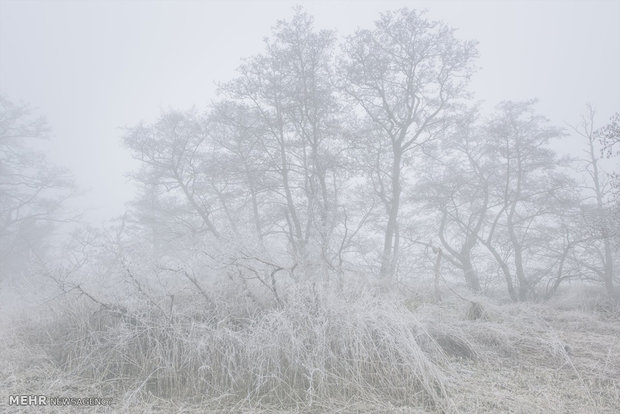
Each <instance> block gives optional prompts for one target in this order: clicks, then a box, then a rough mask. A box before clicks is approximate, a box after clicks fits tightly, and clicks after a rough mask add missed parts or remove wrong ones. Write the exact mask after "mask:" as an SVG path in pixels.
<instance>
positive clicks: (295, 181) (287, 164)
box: [222, 11, 340, 269]
mask: <svg viewBox="0 0 620 414" xmlns="http://www.w3.org/2000/svg"><path fill="white" fill-rule="evenodd" d="M333 44H334V35H333V33H332V32H329V31H315V30H314V28H313V21H312V18H311V17H310V16H308V15H307V14H306V13H303V12H302V11H298V12H297V13H296V14H295V16H294V17H293V18H292V19H291V21H288V22H287V21H280V22H278V24H277V25H276V26H275V27H274V30H273V36H272V37H271V38H270V39H267V40H266V51H265V52H264V53H263V54H261V55H258V56H255V57H253V58H251V59H248V60H247V61H246V63H244V64H243V65H242V66H241V67H240V68H239V76H238V77H237V78H236V79H234V80H233V81H232V82H229V83H228V84H226V85H224V86H223V87H222V91H223V92H224V93H225V94H226V95H228V97H229V98H230V99H232V100H234V101H236V102H237V103H239V104H242V105H245V106H246V107H247V108H249V109H250V110H251V111H253V113H255V114H258V116H259V119H260V122H261V129H262V131H263V132H264V135H263V137H262V140H261V142H260V145H261V149H262V151H263V152H264V154H266V157H267V158H268V159H269V162H270V168H269V169H270V171H271V172H272V174H271V177H273V178H274V181H275V182H277V186H276V187H274V188H273V192H272V193H271V195H272V196H273V204H272V205H273V206H276V205H277V206H280V208H279V210H280V211H281V212H282V214H281V217H280V220H279V221H280V224H279V225H280V227H281V228H282V232H283V233H284V234H285V235H286V238H287V240H288V244H289V246H290V247H291V249H292V252H293V255H294V257H295V259H294V260H295V261H296V262H298V263H300V264H301V265H303V266H302V267H303V268H304V269H307V266H305V265H307V264H309V263H311V262H315V261H316V260H320V256H322V255H325V254H326V250H327V249H328V246H329V244H330V242H331V241H332V232H333V229H334V227H335V225H336V223H335V220H336V217H337V214H336V211H337V208H336V207H337V192H338V191H337V186H338V185H339V184H338V183H339V181H340V177H339V176H338V170H339V164H338V162H337V150H338V147H339V143H338V140H339V133H338V131H339V122H338V115H339V112H340V111H339V107H338V104H337V101H336V99H335V92H334V88H333V86H332V79H333V62H332V51H333ZM315 259H316V260H315Z"/></svg>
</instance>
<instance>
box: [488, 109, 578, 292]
mask: <svg viewBox="0 0 620 414" xmlns="http://www.w3.org/2000/svg"><path fill="white" fill-rule="evenodd" d="M534 103H535V101H527V102H504V103H502V104H501V105H500V106H499V115H498V116H497V117H496V118H494V119H492V120H491V121H490V123H489V125H488V134H489V141H488V143H489V149H490V150H491V151H492V153H491V155H490V156H491V157H493V159H494V160H495V163H494V164H491V165H490V168H493V170H494V171H495V172H496V174H497V177H498V178H499V180H496V184H495V185H494V186H493V187H492V189H491V193H490V197H492V198H493V199H496V200H497V202H496V203H494V204H495V205H497V207H496V208H494V210H493V212H492V214H489V215H488V218H487V224H486V229H485V235H484V236H482V237H480V238H479V239H480V240H481V242H482V243H483V244H484V246H486V248H487V249H488V251H489V252H490V253H491V254H492V255H493V257H494V258H495V260H496V261H497V263H498V264H499V266H500V267H501V270H502V272H503V273H504V276H505V279H506V283H507V287H508V291H509V293H510V295H511V296H512V298H513V299H517V298H518V299H519V300H525V299H527V298H529V297H531V295H533V294H534V286H535V285H536V284H537V283H538V282H539V281H540V280H541V279H542V278H543V277H544V275H545V274H546V273H547V272H548V269H546V268H544V266H539V265H536V263H537V259H539V260H542V259H543V258H544V256H545V254H544V251H545V246H547V245H548V244H549V243H550V241H549V237H550V236H551V232H550V231H549V226H553V225H554V224H555V221H557V219H558V217H559V216H561V214H562V211H563V210H564V209H566V208H567V205H568V203H570V200H571V197H570V189H571V188H574V183H572V181H571V180H570V179H569V178H568V177H567V176H566V174H564V173H563V172H562V171H561V170H560V166H561V164H562V162H561V160H559V159H558V157H557V156H556V154H555V152H553V151H552V150H551V149H550V148H549V142H550V141H551V140H552V139H554V138H559V137H560V136H562V131H561V130H559V129H557V128H554V127H552V126H550V125H548V121H547V120H546V119H545V118H544V117H542V116H540V115H537V114H536V113H535V111H534V108H533V105H534ZM528 263H529V264H528ZM513 275H514V276H515V278H514V281H516V283H517V290H516V291H515V288H514V287H513Z"/></svg>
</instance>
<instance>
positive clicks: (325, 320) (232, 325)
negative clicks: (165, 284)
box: [0, 286, 620, 413]
mask: <svg viewBox="0 0 620 414" xmlns="http://www.w3.org/2000/svg"><path fill="white" fill-rule="evenodd" d="M283 302H284V305H283V306H281V307H276V306H274V305H266V306H265V305H258V304H257V303H255V302H253V301H252V300H250V299H249V298H248V297H247V296H244V295H239V296H236V297H224V296H221V297H219V299H217V300H216V302H209V303H207V302H206V301H205V299H204V298H202V297H187V298H185V300H184V302H183V303H179V304H178V305H176V306H175V308H174V311H173V312H172V313H166V312H164V311H162V309H166V302H165V298H164V299H162V303H161V304H159V306H157V304H151V305H150V306H147V305H144V306H136V308H135V309H132V310H127V312H126V313H123V312H122V311H117V310H113V311H97V309H96V308H94V307H93V306H92V305H90V304H84V303H82V302H77V303H76V302H75V301H74V303H73V304H72V305H71V306H68V305H66V306H62V307H60V308H58V309H59V310H58V311H56V313H53V312H52V313H50V312H48V313H47V315H46V317H45V318H44V319H41V320H38V321H32V320H30V321H29V322H28V323H27V324H23V321H22V326H23V329H21V330H20V333H19V335H14V336H11V340H10V341H9V342H7V343H5V345H4V348H5V349H3V358H2V365H1V371H2V372H0V378H2V379H3V380H2V381H3V382H2V383H0V387H2V388H3V389H5V390H7V394H23V393H37V394H39V393H41V394H49V395H76V394H78V395H91V396H92V395H96V396H112V397H113V398H114V405H113V406H112V407H111V408H109V409H107V410H108V411H106V409H105V408H100V409H99V410H100V411H101V412H187V413H190V412H191V413H194V412H240V413H241V412H256V413H259V412H275V413H277V412H369V413H370V412H403V413H417V412H464V413H479V412H488V413H495V412H515V413H517V412H522V413H547V412H558V413H559V412H579V413H590V412H591V413H615V412H618V410H619V409H620V391H619V389H620V388H619V386H620V344H619V341H618V339H620V320H619V319H618V318H617V317H616V318H614V317H610V315H609V314H608V313H604V314H601V313H598V312H597V311H596V310H583V309H581V310H580V309H576V310H574V309H569V308H568V307H567V306H565V305H566V304H564V305H563V307H562V308H558V307H554V306H549V305H536V304H509V305H499V304H495V303H493V302H492V301H490V300H489V299H485V298H476V302H477V303H478V304H479V305H480V306H481V308H482V309H478V310H477V311H476V312H477V313H479V312H478V311H483V313H484V317H483V318H472V317H471V312H470V308H469V307H468V306H469V305H468V304H467V303H464V302H463V301H461V300H460V299H458V298H452V299H450V298H447V300H444V301H443V302H441V303H431V301H430V298H429V301H428V302H425V301H423V302H420V303H417V305H416V306H415V307H412V306H409V304H408V301H407V300H406V298H403V297H402V296H399V295H396V294H392V295H389V294H383V295H381V296H379V295H374V294H372V293H369V292H356V293H347V294H342V295H335V294H331V293H318V292H317V290H316V289H313V288H311V287H309V286H305V287H299V288H297V289H292V290H290V291H289V292H285V294H283ZM468 311H469V312H468ZM2 404H6V397H5V398H4V401H3V402H2ZM48 408H49V407H48ZM61 410H62V412H71V411H70V410H69V409H67V408H62V409H61ZM68 410H69V411H68ZM44 411H47V412H53V411H50V410H44ZM76 411H80V412H83V411H84V410H79V409H76ZM24 412H25V410H24Z"/></svg>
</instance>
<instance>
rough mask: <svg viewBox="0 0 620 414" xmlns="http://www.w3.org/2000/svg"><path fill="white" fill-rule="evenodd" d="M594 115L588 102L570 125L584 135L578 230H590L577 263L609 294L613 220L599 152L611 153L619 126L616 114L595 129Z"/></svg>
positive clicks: (608, 184) (606, 176)
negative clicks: (584, 177) (582, 193)
mask: <svg viewBox="0 0 620 414" xmlns="http://www.w3.org/2000/svg"><path fill="white" fill-rule="evenodd" d="M594 118H595V111H594V109H593V108H592V107H591V106H589V105H588V106H587V107H586V111H585V113H584V114H583V115H582V119H581V123H580V124H579V125H577V126H574V127H573V130H574V131H575V133H577V134H578V135H579V136H580V137H581V138H582V139H584V141H585V147H586V149H585V154H586V157H585V159H583V162H584V163H585V171H586V174H587V183H586V185H585V190H586V191H587V195H586V199H585V200H584V201H583V203H582V208H581V211H582V215H583V225H584V226H583V227H584V228H583V229H581V230H582V231H583V230H586V232H588V233H590V234H589V235H584V236H585V237H583V239H584V240H585V241H586V243H584V244H583V246H582V247H583V248H582V251H583V252H584V253H585V254H586V256H587V257H584V258H583V261H582V263H581V264H582V265H583V266H584V267H585V268H586V269H587V270H588V271H589V272H593V273H594V274H595V275H596V277H597V278H598V279H599V280H602V282H603V284H604V285H605V288H606V290H607V292H608V293H609V294H610V295H611V296H613V295H614V294H615V291H614V264H615V263H614V261H615V257H614V247H613V241H614V240H613V239H614V230H615V227H616V226H614V224H613V216H614V214H613V213H614V212H613V210H614V206H613V199H612V197H611V195H612V182H611V180H610V179H609V178H610V176H609V174H606V173H605V171H604V170H603V169H602V165H601V159H600V154H601V152H604V153H605V152H606V153H607V155H608V156H612V155H613V151H614V150H613V146H614V145H615V144H616V143H617V142H618V141H619V140H620V138H618V137H620V134H618V131H620V128H619V127H618V116H616V117H615V120H614V118H612V122H611V123H610V124H608V125H607V126H605V127H603V128H602V129H600V130H596V128H595V119H594ZM600 138H602V139H600ZM614 139H615V140H616V142H614ZM600 141H602V144H603V151H601V149H600V148H598V144H599V142H600ZM615 236H616V238H617V237H618V235H615Z"/></svg>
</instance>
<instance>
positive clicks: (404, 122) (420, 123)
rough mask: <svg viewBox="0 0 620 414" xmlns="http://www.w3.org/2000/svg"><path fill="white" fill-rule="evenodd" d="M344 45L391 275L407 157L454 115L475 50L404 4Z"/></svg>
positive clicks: (346, 80)
mask: <svg viewBox="0 0 620 414" xmlns="http://www.w3.org/2000/svg"><path fill="white" fill-rule="evenodd" d="M344 53H345V57H344V59H342V62H341V66H342V72H341V75H342V76H341V78H342V88H343V90H344V91H345V93H346V94H347V95H348V96H349V97H350V98H351V99H352V100H353V101H354V102H355V104H356V105H357V106H358V108H359V111H360V112H363V113H365V115H366V117H367V119H368V123H369V124H370V125H371V130H372V132H367V134H368V140H367V141H368V145H367V160H366V162H367V163H368V164H369V166H370V168H371V170H372V171H373V174H372V175H373V178H372V183H373V185H374V189H375V192H376V195H377V197H378V198H379V199H380V200H381V203H382V204H383V207H384V208H385V214H386V217H387V219H386V222H385V225H384V228H383V248H382V254H381V270H380V274H381V275H382V276H383V277H390V276H391V275H393V274H394V271H395V268H396V263H397V261H398V250H399V211H400V209H401V194H402V191H403V190H402V187H403V181H404V171H405V167H406V165H407V161H408V159H409V157H410V155H411V153H412V151H413V150H414V149H415V148H416V147H417V146H418V145H419V144H421V143H422V142H424V141H427V140H429V139H432V138H433V137H434V136H435V135H436V134H437V133H438V132H439V131H441V130H442V129H443V128H444V127H445V125H446V123H447V122H448V121H449V119H450V116H451V114H452V112H453V110H454V104H455V102H456V101H457V100H458V99H459V98H461V97H463V96H464V93H465V90H464V88H465V86H466V84H467V80H468V78H469V76H470V74H471V73H472V70H473V67H472V62H473V59H474V58H475V57H476V55H477V51H476V47H475V44H474V42H467V41H461V40H458V39H457V38H456V37H455V35H454V30H453V29H452V28H450V27H448V26H447V25H445V24H444V23H441V22H436V21H431V20H428V19H427V18H426V17H425V16H424V14H421V13H419V12H417V11H415V10H408V9H401V10H398V11H396V12H387V13H383V14H382V15H381V17H380V18H379V20H377V21H376V22H375V27H374V29H372V30H358V31H357V32H356V33H355V34H354V35H352V36H350V37H349V38H348V39H347V41H346V43H345V45H344ZM377 160H379V162H376V161H377Z"/></svg>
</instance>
